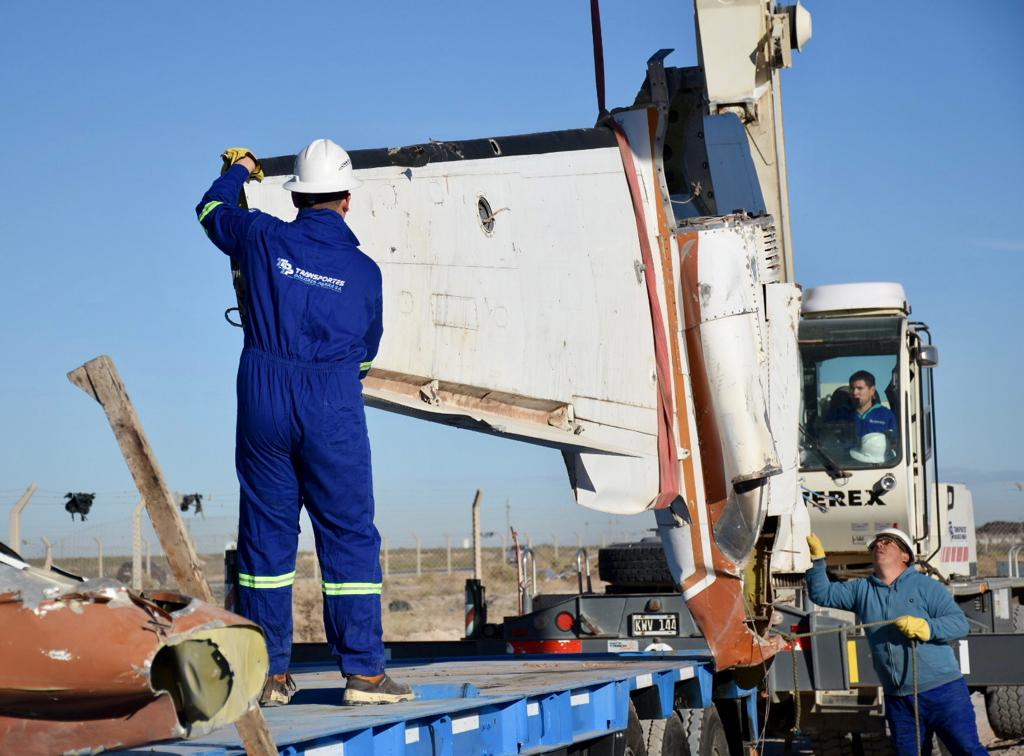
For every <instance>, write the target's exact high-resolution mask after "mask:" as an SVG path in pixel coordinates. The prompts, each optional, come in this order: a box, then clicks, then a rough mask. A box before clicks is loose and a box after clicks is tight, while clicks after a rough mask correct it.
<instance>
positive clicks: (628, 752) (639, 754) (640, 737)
mask: <svg viewBox="0 0 1024 756" xmlns="http://www.w3.org/2000/svg"><path fill="white" fill-rule="evenodd" d="M623 756H647V736H646V733H645V732H644V728H643V726H642V725H641V724H640V719H639V718H638V717H637V715H636V709H635V708H634V707H633V703H632V702H630V704H629V724H628V725H627V726H626V748H625V752H624V754H623Z"/></svg>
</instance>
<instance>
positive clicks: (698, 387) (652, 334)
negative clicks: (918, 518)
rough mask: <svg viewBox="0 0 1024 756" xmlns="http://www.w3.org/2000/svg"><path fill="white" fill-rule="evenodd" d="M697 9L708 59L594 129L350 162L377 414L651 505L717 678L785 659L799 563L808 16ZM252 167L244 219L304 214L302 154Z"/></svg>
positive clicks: (606, 503)
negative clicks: (796, 217)
mask: <svg viewBox="0 0 1024 756" xmlns="http://www.w3.org/2000/svg"><path fill="white" fill-rule="evenodd" d="M695 7H696V21H697V29H698V35H699V49H700V66H697V67H691V68H666V67H665V66H664V64H663V60H664V58H665V56H666V55H668V53H669V52H670V51H668V50H662V51H660V52H659V53H657V54H656V55H654V56H653V57H652V58H651V59H650V60H649V61H648V68H647V76H646V80H645V81H644V83H643V86H642V87H641V90H640V93H639V94H638V96H637V98H636V101H635V102H634V103H633V104H632V105H629V106H627V107H624V108H617V109H614V110H613V111H612V112H611V114H610V115H608V116H607V117H606V118H604V119H603V120H602V122H601V123H599V125H598V126H596V127H594V128H582V129H572V130H567V131H556V132H546V133H537V134H526V135H516V136H505V137H493V138H485V139H472V140H466V141H453V142H431V143H429V144H420V145H413V146H409V147H402V148H393V149H371V150H356V151H353V152H352V153H351V156H352V161H353V166H354V167H355V169H356V173H357V175H358V177H359V178H360V179H361V180H362V181H363V186H362V188H361V190H360V194H361V196H360V200H359V201H358V202H356V203H353V209H352V211H351V213H350V215H349V218H348V220H349V221H350V222H351V224H352V226H353V228H355V229H358V233H359V236H360V239H361V240H362V243H363V249H364V250H366V251H367V253H368V254H370V255H371V256H372V257H373V258H374V259H375V260H377V262H378V263H379V264H380V265H381V268H382V270H383V274H384V286H385V292H384V296H385V301H386V302H387V306H386V307H385V326H384V327H385V331H386V333H387V338H386V339H385V340H384V343H383V347H382V350H381V352H380V354H379V355H378V356H377V358H376V360H375V362H374V366H373V370H372V372H371V373H370V375H369V377H368V378H367V379H366V381H365V383H364V393H365V396H366V402H367V403H368V404H369V405H371V406H376V407H379V408H382V409H386V410H389V411H394V412H399V413H403V414H407V415H412V416H414V417H420V418H424V419H427V420H431V421H434V422H440V423H445V424H448V425H454V426H458V427H464V428H470V429H473V430H477V431H481V432H485V433H492V434H498V435H503V436H506V437H510V438H517V439H521V440H524V441H527V442H529V443H535V444H541V445H545V446H549V447H552V448H554V449H557V450H559V451H561V453H562V455H563V457H564V459H565V464H566V468H567V471H568V475H569V480H570V483H571V485H572V488H573V490H574V492H575V496H576V500H577V502H578V503H579V504H581V505H583V506H585V507H590V508H593V509H597V510H601V511H604V512H609V513H618V514H633V513H638V512H643V511H644V510H648V509H650V510H653V511H654V513H655V517H656V520H657V525H658V531H659V534H660V537H661V542H662V544H663V545H664V549H665V553H666V556H667V559H668V563H669V566H670V569H671V573H672V577H673V582H674V583H675V585H677V586H679V587H680V588H681V591H682V595H683V597H684V598H685V601H686V604H687V607H688V609H689V611H690V613H691V614H692V615H693V617H694V618H695V620H696V623H697V625H698V626H699V627H700V630H701V631H703V634H704V636H705V637H706V639H707V643H708V644H709V645H710V647H711V649H712V651H713V653H714V657H715V661H716V663H717V665H718V667H719V669H725V668H729V667H734V666H742V667H745V666H751V665H761V664H762V663H763V662H764V660H766V659H768V658H769V657H771V656H772V654H773V653H774V652H775V650H776V649H777V645H776V644H775V643H772V642H770V641H768V640H767V639H766V638H765V636H764V633H765V631H766V630H767V629H768V627H769V625H770V622H771V619H772V595H771V580H770V572H771V571H773V570H774V571H782V572H790V573H791V572H800V571H802V570H803V569H805V568H806V567H808V566H809V562H808V558H807V550H806V546H805V542H804V536H805V535H806V534H807V532H808V520H807V513H806V510H805V506H804V504H803V501H802V499H801V497H800V494H799V490H798V488H797V463H798V448H797V427H796V424H797V415H798V412H799V404H800V398H801V397H800V388H799V387H800V374H799V360H798V352H797V340H796V332H797V321H798V317H799V308H800V291H799V289H798V287H797V286H796V285H795V284H794V283H793V281H792V253H791V244H790V234H789V213H788V190H787V184H786V170H785V157H784V140H783V131H782V116H781V113H782V103H781V90H780V88H779V69H781V68H782V67H785V66H788V65H790V64H791V56H792V51H793V50H798V49H800V48H801V47H802V46H803V45H804V44H805V43H806V41H807V40H808V39H809V37H810V30H811V27H810V16H809V14H807V12H806V11H805V10H804V9H803V8H801V7H800V6H794V7H788V8H777V7H776V6H775V4H774V3H773V2H770V1H767V0H739V1H738V2H734V3H731V4H729V5H723V4H721V3H718V2H714V1H713V0H697V2H696V4H695ZM263 165H264V170H265V172H266V174H267V179H266V180H265V181H264V182H263V183H262V184H256V183H250V184H248V185H247V187H246V190H245V199H246V201H247V202H248V205H249V206H250V207H255V208H259V209H261V210H265V211H268V212H271V213H273V214H275V215H278V216H279V217H282V218H285V219H290V218H292V217H294V213H295V210H294V208H293V207H292V205H291V203H290V200H289V197H288V193H287V192H285V191H284V190H282V188H281V184H282V183H283V181H284V177H285V175H286V174H288V173H290V172H291V165H292V158H291V157H284V158H280V159H270V160H266V161H264V164H263ZM652 621H653V620H652Z"/></svg>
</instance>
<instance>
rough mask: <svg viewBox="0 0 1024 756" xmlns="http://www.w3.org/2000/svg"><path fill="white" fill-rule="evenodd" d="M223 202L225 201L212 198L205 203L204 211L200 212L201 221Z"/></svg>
mask: <svg viewBox="0 0 1024 756" xmlns="http://www.w3.org/2000/svg"><path fill="white" fill-rule="evenodd" d="M223 204H224V203H223V202H220V201H219V200H211V201H210V202H207V203H206V204H205V205H203V212H201V213H199V222H200V223H202V222H203V218H205V217H206V216H207V215H209V214H210V213H212V212H213V209H214V208H215V207H217V205H223Z"/></svg>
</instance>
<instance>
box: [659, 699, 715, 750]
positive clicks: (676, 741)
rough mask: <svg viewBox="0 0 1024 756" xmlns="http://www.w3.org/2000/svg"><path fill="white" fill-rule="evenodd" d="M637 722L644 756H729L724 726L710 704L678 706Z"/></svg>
mask: <svg viewBox="0 0 1024 756" xmlns="http://www.w3.org/2000/svg"><path fill="white" fill-rule="evenodd" d="M641 724H642V725H643V728H644V734H645V737H646V741H647V756H729V741H728V739H727V738H726V736H725V727H724V726H723V725H722V720H721V718H720V717H719V716H718V710H717V709H715V707H714V706H709V707H708V708H706V709H682V710H678V711H674V712H672V714H670V715H669V716H668V717H666V718H665V719H645V720H642V721H641Z"/></svg>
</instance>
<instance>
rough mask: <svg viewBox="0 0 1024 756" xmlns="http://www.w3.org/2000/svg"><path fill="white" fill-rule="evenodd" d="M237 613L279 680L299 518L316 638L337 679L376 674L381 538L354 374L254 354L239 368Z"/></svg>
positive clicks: (287, 640)
mask: <svg viewBox="0 0 1024 756" xmlns="http://www.w3.org/2000/svg"><path fill="white" fill-rule="evenodd" d="M235 465H236V467H237V471H238V482H239V486H240V493H241V500H240V507H239V524H238V568H239V590H238V596H239V610H240V613H241V614H242V615H243V616H245V617H247V618H249V619H251V620H253V621H254V622H256V623H258V624H259V625H260V626H261V627H262V628H263V631H264V633H265V634H266V638H267V650H268V652H269V654H270V674H279V673H282V672H286V671H287V670H288V665H289V661H290V658H291V644H292V584H293V583H294V581H295V559H296V552H297V549H298V537H299V512H300V509H301V508H302V507H303V506H305V507H306V510H307V511H308V512H309V517H310V521H311V522H312V524H313V535H314V538H315V540H316V552H317V558H318V559H319V560H320V569H321V572H322V576H323V581H322V584H321V590H322V591H323V594H324V627H325V629H326V631H327V642H328V645H329V646H330V648H331V652H332V653H333V655H334V657H335V658H336V659H337V660H338V666H339V667H340V668H341V670H342V672H344V673H346V674H359V675H375V674H379V673H380V672H382V671H383V670H384V645H383V640H382V628H381V607H380V591H381V569H380V535H379V534H378V533H377V528H376V527H375V526H374V524H373V483H372V478H371V473H370V444H369V439H368V437H367V432H366V415H365V412H364V410H363V400H362V386H361V384H360V382H359V366H358V365H351V366H339V365H334V364H322V363H312V364H309V363H296V362H291V361H287V360H283V359H280V358H277V357H273V356H271V355H268V354H266V353H264V352H259V351H257V350H254V349H246V350H244V351H243V352H242V358H241V361H240V363H239V368H238V424H237V436H236V447H235Z"/></svg>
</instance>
